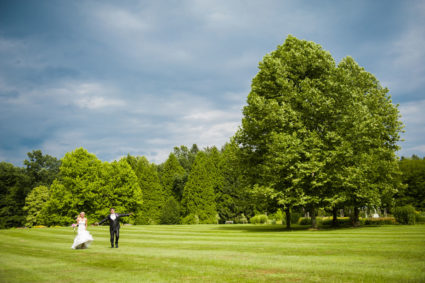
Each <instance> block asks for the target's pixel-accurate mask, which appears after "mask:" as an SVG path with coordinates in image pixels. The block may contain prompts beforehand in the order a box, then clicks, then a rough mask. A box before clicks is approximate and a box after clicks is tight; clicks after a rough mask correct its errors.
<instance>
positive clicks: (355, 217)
mask: <svg viewBox="0 0 425 283" xmlns="http://www.w3.org/2000/svg"><path fill="white" fill-rule="evenodd" d="M352 217H353V218H352V219H351V223H352V225H353V226H354V227H357V226H359V208H358V207H356V206H355V207H354V211H353V216H352Z"/></svg>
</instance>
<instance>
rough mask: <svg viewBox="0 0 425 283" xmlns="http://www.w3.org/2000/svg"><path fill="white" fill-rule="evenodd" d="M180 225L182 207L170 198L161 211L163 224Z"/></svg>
mask: <svg viewBox="0 0 425 283" xmlns="http://www.w3.org/2000/svg"><path fill="white" fill-rule="evenodd" d="M179 223H180V205H179V203H178V202H177V201H176V200H175V199H174V198H173V197H170V198H169V199H168V200H167V202H166V203H165V205H164V206H163V207H162V209H161V224H179Z"/></svg>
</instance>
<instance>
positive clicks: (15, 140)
mask: <svg viewBox="0 0 425 283" xmlns="http://www.w3.org/2000/svg"><path fill="white" fill-rule="evenodd" d="M424 27H425V1H386V0H382V1H359V0H356V1H268V0H265V1H191V0H190V1H189V0H187V1H186V0H183V1H23V0H16V1H14V0H10V1H4V0H0V160H1V161H8V162H12V163H14V164H16V165H22V161H23V160H24V159H25V158H26V153H27V152H29V151H32V150H33V149H41V150H42V151H43V152H44V153H46V154H50V155H53V156H56V157H58V158H61V157H62V156H63V155H64V154H65V153H66V152H68V151H71V150H74V149H75V148H77V147H81V146H82V147H84V148H86V149H87V150H88V151H90V152H92V153H95V154H96V155H97V156H98V157H99V158H100V159H102V160H104V161H111V160H115V159H118V158H120V157H121V156H123V155H126V154H127V153H130V154H132V155H144V156H146V157H147V158H148V159H149V160H150V161H152V162H155V163H161V162H163V161H165V159H166V158H167V156H168V154H169V153H170V152H171V151H172V150H173V147H174V146H180V145H187V146H191V145H192V144H193V143H196V144H198V146H200V147H205V146H211V145H216V146H218V147H221V146H222V145H223V144H224V143H225V142H227V141H228V140H229V138H230V137H231V136H232V135H233V134H234V133H235V131H236V130H237V128H238V126H239V125H240V121H241V118H242V114H241V109H242V107H243V105H244V104H245V101H246V97H247V95H248V93H249V90H250V83H251V80H252V78H253V77H254V76H255V74H256V73H257V70H258V69H257V66H258V62H259V61H261V60H262V57H263V56H264V55H265V54H266V53H269V52H271V51H273V50H275V49H276V46H277V45H279V44H282V43H283V42H284V40H285V38H286V37H287V35H288V34H292V35H294V36H296V37H298V38H301V39H306V40H311V41H314V42H316V43H319V44H321V45H322V46H323V48H324V49H325V50H328V51H329V52H331V54H332V55H333V57H334V58H335V60H336V61H337V62H338V61H340V60H341V59H342V58H343V57H345V56H347V55H350V56H352V57H353V58H354V59H355V60H356V61H357V62H358V63H359V64H360V65H361V66H363V67H365V69H366V70H367V71H369V72H371V73H373V74H374V75H375V76H376V77H377V78H378V79H379V80H380V82H381V84H382V85H384V86H387V87H388V88H389V89H390V94H391V95H392V99H393V102H394V103H397V104H400V106H399V109H400V112H401V114H402V116H403V118H402V120H403V122H404V123H405V131H406V132H405V133H404V134H403V138H404V139H405V141H404V142H402V143H401V144H400V145H401V146H402V150H401V151H400V152H399V155H404V156H410V155H411V154H413V153H415V154H417V155H420V156H423V155H425V114H424V113H425V111H423V109H425V93H424V89H425V28H424Z"/></svg>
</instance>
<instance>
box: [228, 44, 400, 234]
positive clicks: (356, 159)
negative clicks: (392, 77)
mask: <svg viewBox="0 0 425 283" xmlns="http://www.w3.org/2000/svg"><path fill="white" fill-rule="evenodd" d="M387 92H388V90H387V89H384V88H382V87H381V86H380V85H379V82H378V81H377V80H376V79H375V78H374V77H373V76H372V75H371V74H369V73H367V72H366V71H364V70H363V69H362V68H360V67H359V66H358V65H357V64H356V63H355V62H354V60H353V59H352V58H350V57H348V58H345V59H344V60H343V61H342V62H341V63H340V64H339V65H338V67H337V66H335V62H334V60H333V58H332V56H331V55H330V54H329V52H326V51H324V50H323V49H322V48H321V46H320V45H318V44H315V43H313V42H308V41H304V40H299V39H297V38H295V37H293V36H288V38H287V39H286V41H285V43H284V44H283V45H280V46H278V48H277V50H275V51H273V52H271V53H270V54H267V55H266V56H265V57H264V59H263V61H262V62H260V65H259V72H258V74H257V75H256V76H255V78H254V79H253V82H252V87H251V92H250V93H249V95H248V99H247V104H248V105H247V106H246V107H244V110H243V114H244V117H243V120H242V126H241V129H240V130H239V131H238V133H237V135H236V141H237V142H238V143H239V145H240V148H241V150H240V157H241V159H242V160H243V162H242V164H244V165H245V175H246V176H248V177H247V178H248V179H249V180H250V182H251V184H252V185H254V184H257V185H259V186H260V187H264V188H271V189H272V190H273V193H272V194H271V195H273V196H274V197H275V198H276V199H277V203H278V204H280V205H283V206H284V208H285V211H286V214H287V217H288V218H289V212H290V209H291V208H292V207H294V206H300V205H301V206H303V207H306V208H308V209H309V210H310V211H311V216H312V218H313V221H312V222H313V226H315V215H316V211H317V208H318V207H321V206H327V205H331V206H332V205H333V206H336V205H337V204H341V203H349V204H351V205H353V206H354V207H355V209H354V210H355V212H357V215H355V216H354V219H357V218H358V207H359V206H363V205H366V204H369V203H377V202H379V199H380V194H381V193H383V192H384V191H385V192H386V193H387V192H388V191H394V187H395V186H397V182H396V179H397V178H396V175H397V166H396V165H397V164H396V158H395V154H394V152H395V151H396V150H397V149H398V147H397V141H398V140H399V132H400V130H401V123H400V122H399V114H398V110H397V107H396V106H394V105H393V104H392V103H391V100H390V98H389V96H388V95H387ZM380 170H384V174H382V175H380V174H379V173H378V172H379V171H380ZM355 214H356V213H355ZM286 222H287V225H289V223H290V221H286Z"/></svg>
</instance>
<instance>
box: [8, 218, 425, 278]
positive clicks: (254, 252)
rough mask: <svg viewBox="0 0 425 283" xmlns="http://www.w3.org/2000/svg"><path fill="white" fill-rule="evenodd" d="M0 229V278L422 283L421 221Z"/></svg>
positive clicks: (424, 229) (424, 237)
mask: <svg viewBox="0 0 425 283" xmlns="http://www.w3.org/2000/svg"><path fill="white" fill-rule="evenodd" d="M89 231H90V232H91V233H92V235H93V237H94V242H93V244H92V245H91V246H90V248H89V249H87V250H72V249H71V245H72V242H73V239H74V232H73V230H72V229H71V228H65V227H64V228H59V227H58V228H38V229H36V228H33V229H10V230H0V282H180V281H184V282H294V281H303V282H305V281H321V282H406V281H409V282H425V225H416V226H401V225H400V226H398V225H397V226H383V227H361V228H346V229H335V230H331V229H328V230H326V229H325V230H318V231H310V230H308V229H306V228H301V227H299V228H298V229H297V227H296V229H295V230H292V231H286V230H285V229H283V228H282V226H281V225H258V226H255V225H193V226H183V225H182V226H124V227H122V228H121V238H120V247H119V248H118V249H111V248H110V247H109V228H108V227H89Z"/></svg>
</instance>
